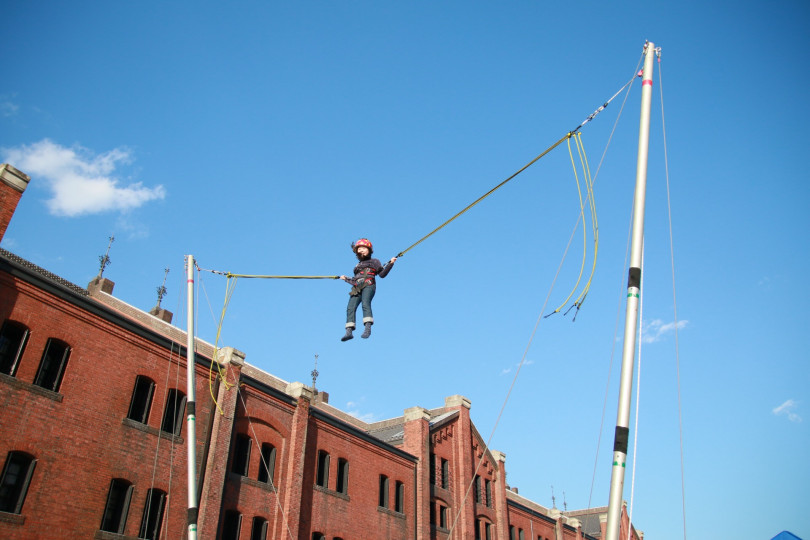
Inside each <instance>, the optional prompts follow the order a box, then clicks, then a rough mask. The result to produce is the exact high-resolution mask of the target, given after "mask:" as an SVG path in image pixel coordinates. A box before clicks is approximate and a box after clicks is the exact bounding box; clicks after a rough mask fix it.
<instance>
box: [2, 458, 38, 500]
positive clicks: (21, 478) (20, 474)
mask: <svg viewBox="0 0 810 540" xmlns="http://www.w3.org/2000/svg"><path fill="white" fill-rule="evenodd" d="M36 465H37V458H36V457H34V456H32V455H31V454H29V453H27V452H20V451H17V450H11V451H10V452H9V453H8V454H7V455H6V462H5V464H4V465H3V472H2V474H0V512H6V513H8V514H21V513H22V507H23V504H24V503H25V497H26V495H28V488H29V486H30V485H31V479H32V478H33V476H34V469H35V468H36ZM15 466H16V467H18V468H19V470H18V471H13V470H11V469H12V467H15ZM11 475H14V476H11ZM10 478H11V481H9V479H10ZM4 499H7V502H5V503H4Z"/></svg>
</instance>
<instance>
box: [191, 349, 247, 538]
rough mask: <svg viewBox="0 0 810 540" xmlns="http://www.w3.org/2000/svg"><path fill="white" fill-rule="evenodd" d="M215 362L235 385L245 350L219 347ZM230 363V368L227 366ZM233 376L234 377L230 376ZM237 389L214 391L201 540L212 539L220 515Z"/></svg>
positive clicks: (199, 525) (202, 497)
mask: <svg viewBox="0 0 810 540" xmlns="http://www.w3.org/2000/svg"><path fill="white" fill-rule="evenodd" d="M218 361H219V363H220V364H221V365H222V366H223V369H225V370H227V371H228V375H229V376H228V381H229V382H234V380H235V381H236V383H237V384H238V381H239V377H240V374H241V372H242V366H243V365H244V363H245V355H244V353H242V352H240V351H237V350H236V349H233V348H231V347H225V348H223V349H220V350H219V354H218ZM229 366H230V369H229ZM231 376H233V378H231ZM238 395H239V393H238V392H237V390H236V388H233V387H231V388H230V389H226V388H225V385H224V384H222V383H220V385H219V390H218V391H217V403H218V404H219V406H220V407H221V408H222V414H220V412H219V411H218V410H217V409H216V407H215V406H214V407H213V408H212V411H211V414H212V415H214V419H213V421H212V422H211V437H210V440H209V445H208V459H207V460H206V465H205V478H200V480H199V481H200V482H201V483H202V492H201V494H200V505H199V506H200V508H199V517H198V519H197V535H198V538H200V540H215V539H216V538H217V529H218V527H219V515H220V511H221V510H222V496H223V493H224V491H225V478H226V476H227V474H228V456H229V455H230V451H231V438H232V436H233V424H234V416H235V413H236V405H237V402H238Z"/></svg>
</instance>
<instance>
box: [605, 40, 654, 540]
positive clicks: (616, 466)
mask: <svg viewBox="0 0 810 540" xmlns="http://www.w3.org/2000/svg"><path fill="white" fill-rule="evenodd" d="M644 48H645V58H644V70H643V71H642V83H641V120H640V123H639V130H638V131H639V133H638V164H637V165H636V191H635V195H634V197H633V233H632V240H631V243H630V270H629V272H628V279H627V314H626V316H625V323H624V345H623V348H622V373H621V383H620V385H619V409H618V413H617V417H616V434H615V437H614V440H613V469H612V473H611V476H610V498H609V501H608V518H607V530H606V534H605V537H606V540H619V534H620V533H619V531H620V527H621V519H622V492H623V490H624V470H625V464H626V461H627V442H628V439H629V438H630V428H629V426H630V401H631V397H632V396H631V394H632V391H633V364H634V362H635V348H636V333H637V330H638V307H639V300H640V298H639V297H640V294H641V261H642V247H643V245H644V199H645V197H646V191H647V153H648V149H649V142H650V103H651V102H652V69H653V59H654V58H655V45H654V44H653V43H651V42H649V41H648V42H647V43H646V44H645V45H644Z"/></svg>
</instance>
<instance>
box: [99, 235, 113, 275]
mask: <svg viewBox="0 0 810 540" xmlns="http://www.w3.org/2000/svg"><path fill="white" fill-rule="evenodd" d="M114 241H115V236H110V243H109V244H107V252H106V253H105V254H104V255H99V256H98V262H99V263H100V264H101V268H99V270H98V276H97V277H96V279H101V275H102V274H103V273H104V269H105V268H107V266H109V265H110V263H112V261H111V260H110V248H111V247H112V243H113V242H114Z"/></svg>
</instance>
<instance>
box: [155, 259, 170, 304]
mask: <svg viewBox="0 0 810 540" xmlns="http://www.w3.org/2000/svg"><path fill="white" fill-rule="evenodd" d="M168 275H169V269H168V268H164V269H163V285H161V286H160V287H158V288H157V295H158V303H157V306H155V307H156V308H158V309H160V303H161V302H162V301H163V297H164V296H166V293H167V292H169V291H168V290H167V289H166V277H167V276H168Z"/></svg>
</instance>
